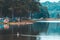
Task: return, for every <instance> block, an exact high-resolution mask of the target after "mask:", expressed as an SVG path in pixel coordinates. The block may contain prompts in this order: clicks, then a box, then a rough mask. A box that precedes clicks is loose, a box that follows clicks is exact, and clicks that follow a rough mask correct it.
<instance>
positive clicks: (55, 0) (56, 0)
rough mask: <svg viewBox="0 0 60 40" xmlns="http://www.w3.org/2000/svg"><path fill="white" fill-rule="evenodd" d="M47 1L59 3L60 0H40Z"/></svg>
mask: <svg viewBox="0 0 60 40" xmlns="http://www.w3.org/2000/svg"><path fill="white" fill-rule="evenodd" d="M45 1H50V2H58V1H59V0H40V2H45Z"/></svg>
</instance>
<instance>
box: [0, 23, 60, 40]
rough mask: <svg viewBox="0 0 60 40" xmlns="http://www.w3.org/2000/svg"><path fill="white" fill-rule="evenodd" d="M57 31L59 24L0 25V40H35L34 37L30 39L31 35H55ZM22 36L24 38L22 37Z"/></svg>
mask: <svg viewBox="0 0 60 40" xmlns="http://www.w3.org/2000/svg"><path fill="white" fill-rule="evenodd" d="M47 29H48V30H47ZM59 30H60V23H44V22H42V23H40V22H36V23H33V24H28V25H9V24H0V40H36V37H32V36H31V35H41V33H42V34H44V33H47V34H48V35H50V34H55V35H57V34H59V33H60V31H59ZM56 33H57V34H56ZM22 34H23V35H26V36H22ZM29 35H30V36H29Z"/></svg>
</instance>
